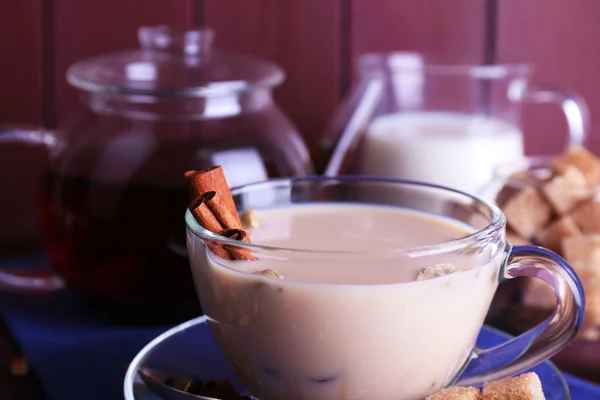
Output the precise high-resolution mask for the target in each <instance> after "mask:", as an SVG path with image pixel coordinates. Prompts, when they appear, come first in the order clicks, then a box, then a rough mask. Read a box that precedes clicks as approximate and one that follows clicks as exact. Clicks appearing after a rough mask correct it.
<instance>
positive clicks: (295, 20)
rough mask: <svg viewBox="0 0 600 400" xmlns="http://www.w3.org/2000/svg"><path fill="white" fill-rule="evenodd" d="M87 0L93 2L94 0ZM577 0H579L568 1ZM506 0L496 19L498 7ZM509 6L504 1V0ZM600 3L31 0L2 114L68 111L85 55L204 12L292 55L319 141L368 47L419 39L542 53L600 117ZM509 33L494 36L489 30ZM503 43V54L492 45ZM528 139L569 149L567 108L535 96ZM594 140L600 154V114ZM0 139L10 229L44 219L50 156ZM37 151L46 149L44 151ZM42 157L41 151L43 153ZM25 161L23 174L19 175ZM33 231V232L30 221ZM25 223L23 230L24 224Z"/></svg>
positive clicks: (229, 29)
mask: <svg viewBox="0 0 600 400" xmlns="http://www.w3.org/2000/svg"><path fill="white" fill-rule="evenodd" d="M84 3H85V4H84ZM567 3H568V4H567ZM492 6H494V7H495V8H494V11H495V16H496V18H495V19H494V20H490V19H489V18H488V16H489V15H490V7H492ZM496 7H497V9H496ZM598 20H600V3H599V2H597V1H595V0H570V1H569V2H564V1H562V0H530V1H527V2H523V1H520V0H502V1H498V0H486V1H478V2H473V1H471V0H454V1H453V2H452V4H450V2H448V1H445V0H425V1H423V0H403V1H397V0H377V1H375V2H373V1H369V0H328V1H322V0H287V1H280V0H244V1H239V0H177V1H171V0H144V1H141V0H123V1H117V0H103V1H100V0H88V1H85V2H81V1H77V0H44V1H40V0H20V1H13V2H7V3H6V5H5V6H4V8H3V12H2V13H0V35H2V37H4V38H11V39H12V40H2V41H0V51H2V54H5V55H8V56H6V57H2V58H0V84H1V87H2V91H3V96H2V99H1V100H0V123H7V122H11V121H16V122H28V123H33V124H44V125H45V126H46V127H49V128H53V127H55V126H56V125H57V124H58V123H60V122H61V121H63V120H64V119H65V118H67V115H68V114H69V110H71V109H72V108H73V107H74V106H75V103H76V99H77V95H76V94H77V92H76V91H75V90H73V89H72V88H70V87H69V86H68V85H67V84H66V82H65V78H64V74H65V71H66V69H67V67H68V66H69V65H70V64H71V63H73V62H74V61H76V60H78V59H81V58H84V57H88V56H91V55H95V54H100V53H106V52H109V51H114V50H119V49H123V48H131V47H135V46H137V38H136V31H137V27H138V26H140V25H146V24H174V25H178V26H181V25H184V26H186V25H190V24H192V23H202V22H204V23H205V24H206V25H208V26H211V27H212V28H214V29H215V30H216V34H217V37H216V45H217V46H218V47H219V48H222V49H226V50H232V51H240V52H246V53H251V54H254V55H257V56H259V57H263V58H265V59H269V60H272V61H274V62H276V63H278V64H280V65H281V66H282V67H283V68H284V69H285V70H286V73H287V80H286V82H285V83H284V84H283V85H282V86H281V87H280V88H278V89H277V90H276V99H277V101H278V102H279V103H280V105H281V106H282V108H283V109H284V111H285V112H286V113H287V114H288V115H289V116H290V117H291V118H292V119H293V121H294V122H295V123H296V125H298V127H299V128H300V130H301V131H302V132H303V134H304V136H305V138H306V139H307V141H308V142H309V144H310V143H314V142H315V141H316V139H317V138H318V137H319V136H320V135H321V134H322V132H323V131H324V128H325V125H326V122H327V120H328V118H329V117H330V116H331V113H332V112H333V110H334V109H335V107H336V105H337V104H338V103H339V101H340V99H341V98H342V97H343V95H344V94H346V93H347V92H348V90H349V88H350V86H351V84H352V76H353V71H354V65H353V61H354V59H355V57H356V56H357V55H359V54H361V53H364V52H367V51H387V50H417V51H423V52H427V53H437V54H440V55H445V56H450V55H452V56H454V57H455V58H461V59H469V60H474V61H485V60H489V59H490V57H492V58H494V57H495V58H496V59H497V60H498V61H531V62H533V63H534V64H535V65H536V67H537V73H536V75H535V80H534V82H535V83H539V84H543V83H552V84H554V85H557V86H561V87H567V88H569V89H572V90H575V91H579V92H580V93H581V94H582V95H583V96H584V97H585V98H586V100H587V101H588V103H589V106H590V110H591V117H592V123H594V122H595V120H596V119H598V117H599V113H600V91H597V90H596V87H597V86H599V85H600V74H598V73H597V71H598V70H600V51H598V50H597V46H596V45H595V44H594V43H595V41H596V38H597V37H600V24H598V23H597V21H598ZM491 34H493V35H494V36H495V37H496V38H497V40H496V41H495V42H493V43H492V44H490V43H489V41H488V38H490V35H491ZM494 49H496V50H497V52H495V54H489V51H490V50H494ZM524 125H525V131H526V139H527V140H526V142H527V150H528V151H529V152H530V153H547V152H556V151H558V150H559V147H560V145H561V143H562V142H563V138H564V134H565V129H566V126H565V123H564V118H563V117H562V116H561V115H560V113H559V110H558V108H557V107H556V106H551V105H544V106H538V105H536V106H533V105H532V106H528V107H526V109H525V113H524ZM592 128H593V129H592V133H593V138H592V140H591V141H590V143H589V144H590V147H592V148H593V149H594V150H596V151H597V152H598V153H600V143H598V139H597V136H598V134H599V132H598V129H597V127H596V126H595V125H592ZM32 154H33V153H29V152H27V151H26V150H22V149H19V150H18V151H17V149H16V148H15V147H14V146H13V147H11V148H10V149H9V148H2V149H0V161H1V162H2V164H1V165H0V182H2V183H3V184H7V185H16V186H14V189H13V190H11V193H10V194H8V195H4V196H3V197H2V200H1V202H0V205H1V206H2V207H0V239H1V238H2V237H3V235H6V234H12V233H14V230H15V229H17V228H19V229H24V230H25V231H26V232H33V231H34V230H35V217H34V213H33V212H32V204H33V200H31V202H30V200H29V199H32V198H33V197H34V195H35V185H34V182H35V181H36V176H37V175H35V171H37V168H38V167H39V163H40V162H42V161H41V160H42V159H41V158H40V156H39V155H36V156H35V157H33V156H32ZM36 157H37V158H36ZM36 160H39V161H36ZM14 170H19V171H20V172H21V173H22V174H23V175H22V177H21V178H19V179H18V180H17V179H16V178H15V174H13V173H12V171H14ZM21 233H22V232H21ZM21 233H20V234H21Z"/></svg>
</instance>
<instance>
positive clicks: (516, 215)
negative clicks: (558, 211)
mask: <svg viewBox="0 0 600 400" xmlns="http://www.w3.org/2000/svg"><path fill="white" fill-rule="evenodd" d="M503 211H504V214H505V215H506V221H507V222H508V225H509V226H510V227H511V228H512V229H513V230H514V231H515V232H516V233H517V234H519V235H520V236H521V237H523V238H527V239H530V238H532V237H534V236H535V234H536V233H537V232H539V231H540V230H541V229H542V228H543V227H544V226H545V225H546V224H547V223H548V221H549V220H550V217H551V215H552V209H551V207H550V205H549V204H548V203H546V201H545V200H544V198H543V197H542V195H541V194H540V193H538V191H537V190H535V189H534V188H525V189H523V190H521V191H520V192H519V193H518V194H517V195H516V196H514V197H513V198H511V199H510V200H509V201H508V202H507V203H506V205H505V206H504V209H503Z"/></svg>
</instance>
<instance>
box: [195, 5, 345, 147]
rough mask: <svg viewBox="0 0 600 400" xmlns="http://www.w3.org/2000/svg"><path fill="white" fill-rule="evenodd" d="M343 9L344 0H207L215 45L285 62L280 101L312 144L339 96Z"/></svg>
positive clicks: (278, 91)
mask: <svg viewBox="0 0 600 400" xmlns="http://www.w3.org/2000/svg"><path fill="white" fill-rule="evenodd" d="M342 10H343V7H342V1H341V0H327V1H322V0H303V1H281V0H244V1H242V2H241V1H239V0H205V2H204V12H203V18H204V23H205V24H206V25H207V26H210V27H212V28H213V29H214V30H215V32H216V40H215V46H216V47H218V48H222V49H227V50H230V51H236V52H242V53H250V54H253V55H256V56H258V57H261V58H264V59H267V60H270V61H273V62H275V63H277V64H279V65H281V67H282V68H283V69H284V70H285V72H286V81H285V82H284V83H283V85H282V86H281V87H280V88H278V89H276V91H275V95H276V96H275V97H276V100H277V101H278V103H279V104H280V105H281V107H282V108H283V110H284V111H285V112H286V113H287V115H289V116H290V118H291V119H292V120H293V121H294V122H295V123H296V125H297V126H298V127H299V129H300V130H301V131H302V132H303V133H304V136H305V137H306V139H307V140H308V141H309V142H311V141H313V140H314V139H315V138H316V137H317V136H318V135H319V134H320V133H321V131H322V130H323V127H324V125H325V122H326V120H327V118H328V117H329V116H330V115H331V113H332V112H333V110H334V107H335V106H336V105H337V103H338V100H339V95H340V75H339V71H340V68H341V62H342V60H341V49H342V35H343V34H344V32H343V30H344V26H343V20H342V16H343V12H342Z"/></svg>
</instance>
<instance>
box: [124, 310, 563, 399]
mask: <svg viewBox="0 0 600 400" xmlns="http://www.w3.org/2000/svg"><path fill="white" fill-rule="evenodd" d="M509 338H510V336H509V335H507V334H506V333H503V332H500V331H498V330H496V329H493V328H490V327H487V326H486V327H484V328H483V329H482V330H481V332H480V333H479V337H478V339H477V346H478V347H481V348H489V347H493V346H495V345H498V344H500V343H503V342H505V341H507V340H508V339H509ZM140 367H144V368H149V369H152V370H156V371H161V372H164V373H167V374H168V375H174V376H175V375H176V376H180V375H184V376H189V377H190V378H192V377H198V378H200V379H202V380H208V381H212V380H218V379H228V380H229V381H230V382H231V383H232V384H233V385H234V386H235V388H236V389H238V393H240V394H242V395H248V393H247V392H246V391H245V389H244V386H243V385H242V383H241V382H240V381H239V379H237V378H236V376H235V374H234V373H233V370H232V369H231V367H229V364H228V363H227V361H226V360H225V357H224V356H223V354H222V353H221V351H220V350H219V347H218V346H217V343H216V341H215V340H214V338H213V336H212V333H211V331H210V329H209V327H208V325H207V324H206V317H199V318H195V319H193V320H191V321H188V322H185V323H183V324H181V325H178V326H176V327H174V328H172V329H170V330H168V331H167V332H165V333H163V334H162V335H160V336H158V337H157V338H156V339H154V340H152V341H151V342H150V343H148V344H147V345H146V347H144V348H143V349H142V350H141V351H140V352H139V353H138V354H137V356H136V357H135V358H134V359H133V361H132V362H131V364H130V365H129V368H128V369H127V374H126V375H125V383H124V394H125V400H171V399H168V398H161V397H159V396H157V395H156V394H154V393H153V392H152V391H151V390H150V389H149V388H148V387H147V386H146V384H145V383H144V382H143V381H142V380H141V378H140V376H139V374H138V369H139V368H140ZM530 371H532V372H536V373H537V374H538V375H539V377H540V380H541V381H542V386H543V388H544V393H545V395H546V400H569V399H570V398H571V396H570V394H569V388H568V386H567V383H566V382H565V380H564V378H563V375H562V373H561V372H560V371H559V370H558V369H557V368H556V367H555V366H554V365H553V364H552V363H550V362H549V361H546V362H544V363H542V364H540V365H538V366H536V367H535V368H532V369H531V370H530Z"/></svg>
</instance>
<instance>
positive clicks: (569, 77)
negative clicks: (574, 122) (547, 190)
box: [497, 0, 600, 154]
mask: <svg viewBox="0 0 600 400" xmlns="http://www.w3.org/2000/svg"><path fill="white" fill-rule="evenodd" d="M498 6H499V9H498V41H497V47H498V54H497V58H498V61H500V62H509V61H529V62H531V63H533V64H534V66H535V68H536V73H535V76H534V80H533V82H534V83H535V84H540V85H550V86H559V87H564V88H568V89H570V90H574V91H577V92H579V93H581V94H582V95H583V97H584V98H585V100H586V101H587V103H588V105H589V108H590V114H591V122H592V129H591V131H592V137H591V140H590V142H589V147H590V148H592V149H593V150H594V151H595V152H596V153H597V154H600V143H599V141H598V134H600V131H599V130H598V126H597V125H596V124H595V122H596V121H599V120H600V90H598V88H599V87H600V73H599V72H598V71H600V47H599V46H598V38H599V37H600V24H599V23H598V21H600V2H598V1H596V0H569V1H562V0H530V1H521V0H500V1H498ZM523 117H524V118H523V120H524V128H525V132H526V135H525V137H526V147H527V149H528V151H529V152H534V153H543V154H547V153H556V152H558V151H560V148H561V146H562V145H563V139H564V135H565V134H566V133H565V132H566V125H565V120H564V117H563V116H562V115H561V114H560V110H559V109H558V107H556V106H552V105H530V106H528V107H526V109H525V112H524V116H523Z"/></svg>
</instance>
